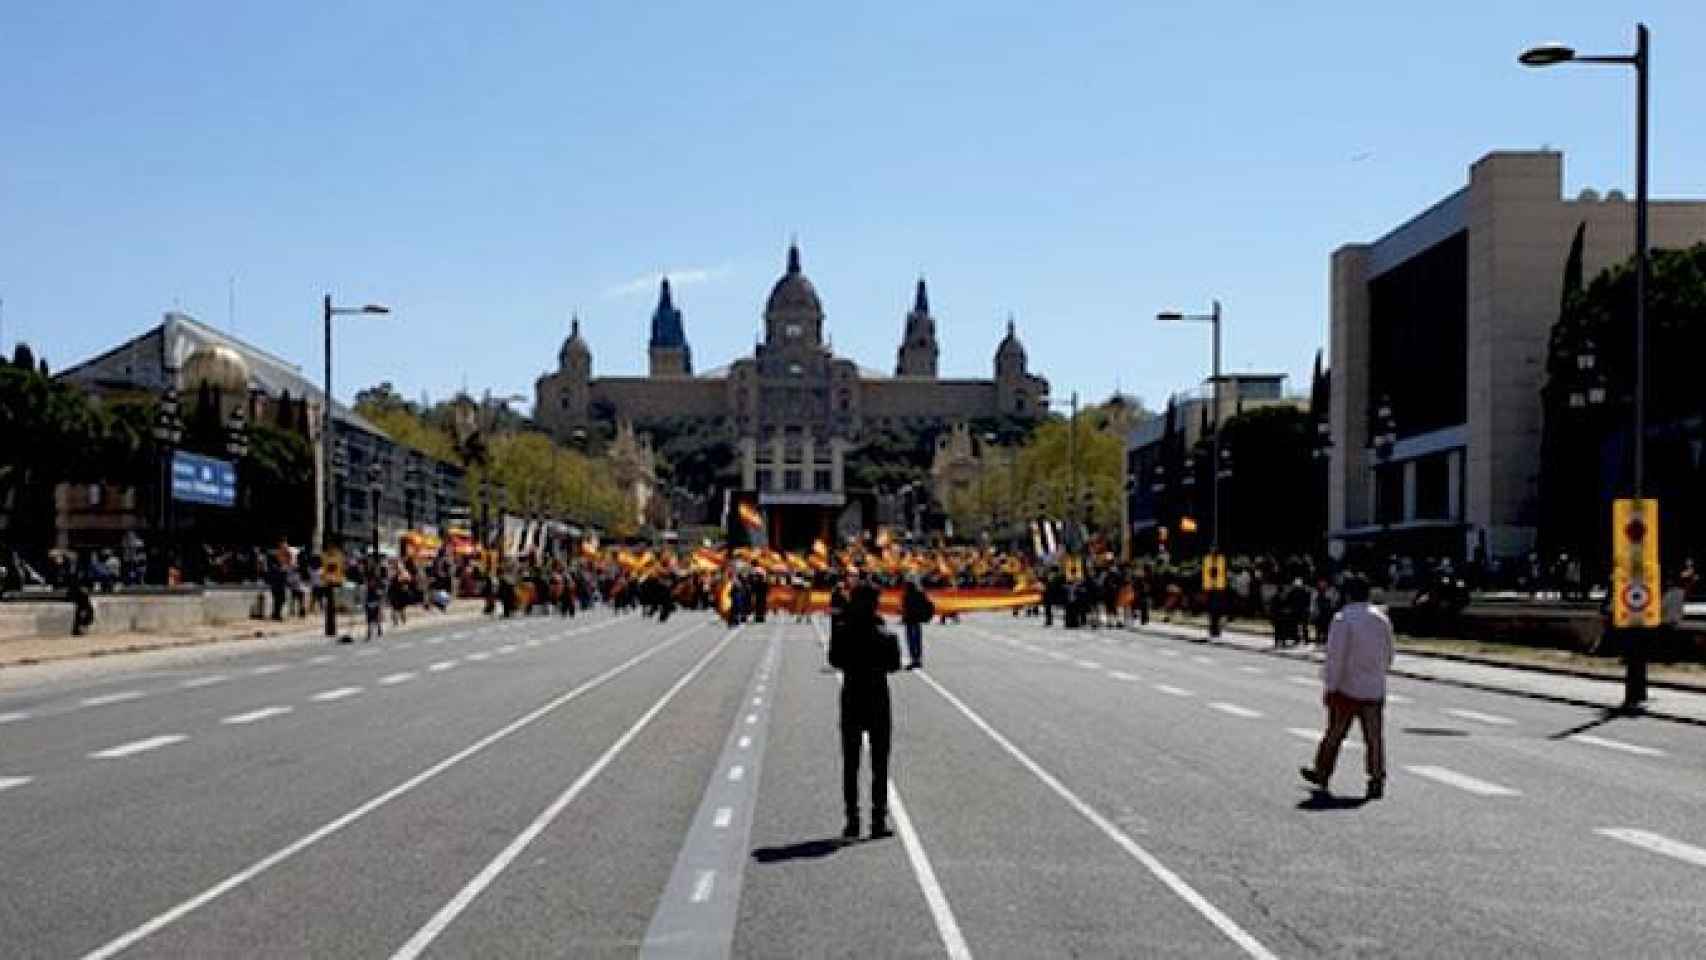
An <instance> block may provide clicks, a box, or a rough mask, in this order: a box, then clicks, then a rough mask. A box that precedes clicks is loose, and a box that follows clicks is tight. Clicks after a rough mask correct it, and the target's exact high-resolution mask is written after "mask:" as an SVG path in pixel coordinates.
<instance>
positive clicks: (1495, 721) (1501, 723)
mask: <svg viewBox="0 0 1706 960" xmlns="http://www.w3.org/2000/svg"><path fill="white" fill-rule="evenodd" d="M1440 712H1441V713H1447V714H1450V715H1451V716H1454V717H1457V718H1459V719H1462V720H1474V721H1475V722H1476V723H1486V724H1491V725H1492V726H1495V727H1509V726H1514V725H1515V724H1516V721H1515V720H1512V719H1511V718H1509V717H1501V716H1499V715H1498V714H1495V713H1482V712H1481V711H1479V710H1458V709H1454V708H1447V709H1445V710H1442V711H1440Z"/></svg>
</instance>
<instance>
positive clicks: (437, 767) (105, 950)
mask: <svg viewBox="0 0 1706 960" xmlns="http://www.w3.org/2000/svg"><path fill="white" fill-rule="evenodd" d="M618 622H619V621H617V620H607V621H604V623H603V624H601V625H600V626H601V627H602V626H608V625H612V624H615V623H618ZM593 629H600V627H594V628H593ZM697 629H699V628H698V627H697V626H695V627H690V628H688V629H687V630H686V631H684V632H682V633H679V634H677V635H675V636H674V637H671V638H670V639H668V640H665V641H663V642H662V643H660V644H658V645H657V646H655V647H652V648H651V649H649V650H644V651H641V652H640V653H638V654H635V655H634V656H632V657H630V658H628V659H627V660H625V661H623V662H622V663H619V664H617V665H616V666H614V667H611V668H610V669H609V670H606V671H604V672H603V673H601V674H599V675H598V676H596V677H593V678H592V679H591V680H588V681H586V682H585V683H583V684H581V685H580V686H578V687H576V688H574V689H573V690H570V691H569V692H567V693H565V694H563V695H562V696H560V697H557V698H556V699H554V700H551V701H550V702H548V703H546V704H544V705H543V706H540V707H538V708H537V709H535V710H534V711H533V712H532V713H528V714H525V715H523V716H521V717H519V718H517V719H515V720H512V721H510V722H509V723H508V724H506V725H505V726H503V727H500V728H499V729H497V730H495V731H493V732H491V733H488V734H486V735H485V736H484V737H481V738H480V739H479V740H476V741H474V742H473V743H471V744H469V745H468V746H466V747H463V748H462V749H461V750H458V751H456V752H455V753H453V754H451V755H450V756H448V757H445V758H444V759H443V760H440V761H439V762H437V763H435V764H433V765H432V766H430V767H428V768H426V769H425V770H422V771H421V772H420V773H417V774H415V775H414V776H412V777H410V778H409V779H407V780H404V781H403V782H402V783H399V784H397V785H396V786H394V787H392V788H391V789H389V790H387V791H385V792H384V793H381V794H380V795H378V796H376V797H374V798H373V799H371V800H369V801H367V802H366V803H364V804H362V805H361V806H359V807H356V808H355V809H354V810H351V811H350V812H348V813H346V814H344V815H343V816H341V817H338V818H337V819H335V820H332V821H330V822H329V823H326V824H323V825H322V826H320V827H319V828H318V829H316V830H315V831H314V832H312V833H310V834H308V835H307V836H304V837H301V838H299V839H297V840H296V841H294V842H292V843H290V844H288V845H286V846H284V847H280V848H279V849H277V850H275V851H273V852H272V853H270V854H268V855H266V856H265V857H262V858H261V859H259V860H257V861H255V862H254V863H252V864H250V865H249V866H247V867H244V868H243V869H242V870H239V871H237V872H236V873H234V874H232V875H230V876H229V877H226V878H225V879H224V880H221V881H219V882H218V883H216V884H214V885H213V886H211V887H208V888H207V889H206V890H203V891H202V892H200V893H198V894H196V895H195V896H193V897H191V898H189V899H188V900H185V901H183V902H182V903H179V904H177V905H176V906H174V907H172V908H170V909H168V910H166V911H165V912H163V913H158V914H155V915H154V916H153V917H152V918H150V919H149V920H147V921H145V922H143V923H142V924H141V925H139V926H136V927H132V928H131V929H129V930H127V931H125V932H124V933H122V934H119V935H118V936H117V937H114V938H113V939H112V940H109V941H107V942H106V943H104V944H102V945H101V946H99V947H97V948H95V949H94V950H91V951H89V952H88V953H86V954H84V955H83V960H107V958H109V957H113V956H117V955H118V954H120V953H122V952H124V951H125V950H128V949H130V948H131V947H133V946H135V945H136V944H137V943H139V942H141V941H142V940H144V939H145V938H147V937H149V936H151V935H153V934H154V933H156V932H158V931H160V930H163V929H165V928H166V927H168V926H170V925H172V924H174V923H176V922H178V921H179V920H181V919H183V918H184V917H185V916H188V915H189V914H190V913H191V912H193V911H195V910H197V909H199V908H201V907H204V906H206V905H207V904H209V903H212V902H213V901H215V900H217V899H219V898H220V897H222V896H224V895H225V894H227V893H230V892H231V891H232V890H235V889H237V888H238V887H240V886H242V885H243V884H245V883H248V882H249V881H250V880H253V879H254V878H256V877H258V876H260V875H261V874H263V873H265V872H266V871H268V870H270V869H272V868H273V867H275V866H278V865H279V864H280V863H283V862H284V861H286V860H288V859H290V858H291V857H293V856H295V855H296V854H298V853H301V852H302V851H303V850H306V849H307V848H309V847H311V846H313V845H314V844H316V843H319V842H320V841H321V840H324V839H325V838H327V837H329V836H331V835H332V834H334V833H337V832H338V831H339V830H342V829H343V828H345V827H347V826H349V825H350V824H352V823H354V822H356V821H357V820H360V819H361V818H362V817H365V816H367V815H368V814H370V813H372V812H373V811H375V810H377V809H379V808H380V807H383V806H384V805H386V804H387V803H390V802H391V801H392V800H395V799H397V798H398V797H400V796H402V795H403V794H406V793H408V792H409V791H411V790H414V789H415V788H416V787H418V786H420V785H421V784H423V783H426V782H427V781H428V780H431V779H432V778H434V777H436V776H438V775H439V774H441V773H443V772H444V771H446V770H449V769H450V768H451V767H454V766H456V765H457V764H459V763H461V762H462V761H464V760H466V759H468V758H469V757H471V756H473V755H475V754H476V753H479V752H480V751H482V750H484V749H486V748H487V747H489V746H491V745H492V744H494V743H497V742H498V741H500V740H502V739H504V738H505V737H508V736H510V735H511V734H513V733H515V732H516V731H517V730H520V729H522V728H523V727H527V726H529V725H531V724H533V723H535V722H537V721H538V720H539V718H540V717H543V716H545V715H546V714H549V713H550V712H552V711H553V710H556V709H557V708H558V707H561V706H562V705H563V704H565V703H568V702H569V701H571V700H574V699H576V698H577V697H580V696H581V695H582V694H585V693H586V692H587V691H589V690H593V689H595V688H597V687H600V686H602V685H604V684H605V683H608V682H609V681H610V680H612V679H614V678H615V677H617V676H619V675H621V674H622V673H624V672H626V671H627V670H629V669H631V668H632V667H634V666H635V665H636V664H639V663H641V662H643V661H645V660H647V659H650V658H651V657H652V656H654V655H655V654H657V653H659V652H660V651H662V650H664V649H666V648H668V647H670V646H672V645H673V644H675V643H676V642H677V641H679V640H681V639H682V638H683V637H686V636H687V635H688V634H690V633H692V632H693V631H694V630H697Z"/></svg>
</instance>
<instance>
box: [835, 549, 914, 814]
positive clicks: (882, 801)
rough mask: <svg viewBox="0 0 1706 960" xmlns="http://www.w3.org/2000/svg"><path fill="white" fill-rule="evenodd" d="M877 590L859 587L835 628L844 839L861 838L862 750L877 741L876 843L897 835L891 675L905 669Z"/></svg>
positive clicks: (874, 753) (873, 761)
mask: <svg viewBox="0 0 1706 960" xmlns="http://www.w3.org/2000/svg"><path fill="white" fill-rule="evenodd" d="M882 625H883V619H882V617H881V616H879V615H878V614H877V588H876V587H875V586H873V585H872V584H871V583H870V582H869V581H866V582H863V583H860V584H859V585H858V586H856V587H854V588H853V590H852V592H851V593H850V594H849V595H848V597H847V605H846V607H845V608H844V609H843V610H842V612H841V616H840V617H838V618H836V619H835V620H834V621H832V622H831V624H830V634H829V665H830V666H831V667H834V668H835V669H837V670H840V671H841V798H842V802H843V805H844V806H845V808H846V811H847V825H846V827H845V828H844V829H843V830H842V831H841V835H842V836H843V837H845V838H847V839H849V840H852V839H856V838H857V837H858V836H859V748H860V746H861V745H862V743H861V741H862V740H863V739H864V736H863V735H865V734H869V735H870V738H871V838H872V839H873V840H875V839H878V838H881V837H888V836H893V831H891V830H890V829H889V825H888V780H889V736H890V733H891V731H892V723H891V719H890V715H889V680H888V675H889V674H890V673H893V672H894V671H896V670H898V669H900V647H899V646H898V645H897V644H896V643H895V641H894V638H893V636H892V635H890V634H888V633H886V632H884V631H883V630H882Z"/></svg>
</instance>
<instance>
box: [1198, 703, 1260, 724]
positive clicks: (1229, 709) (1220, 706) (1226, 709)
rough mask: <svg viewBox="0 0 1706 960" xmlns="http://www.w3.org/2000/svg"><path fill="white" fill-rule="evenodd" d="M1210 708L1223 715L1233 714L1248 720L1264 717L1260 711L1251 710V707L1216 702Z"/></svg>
mask: <svg viewBox="0 0 1706 960" xmlns="http://www.w3.org/2000/svg"><path fill="white" fill-rule="evenodd" d="M1209 708H1210V709H1213V710H1219V711H1220V712H1221V713H1226V714H1231V715H1232V716H1234V717H1243V718H1244V719H1246V720H1253V719H1255V718H1256V717H1259V716H1261V715H1262V714H1261V711H1259V710H1251V709H1250V708H1249V707H1240V706H1239V705H1238V704H1236V703H1221V702H1220V701H1215V702H1214V703H1211V704H1209Z"/></svg>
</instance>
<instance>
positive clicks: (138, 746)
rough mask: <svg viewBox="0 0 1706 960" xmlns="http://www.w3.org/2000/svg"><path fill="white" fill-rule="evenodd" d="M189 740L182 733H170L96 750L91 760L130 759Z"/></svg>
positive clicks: (90, 756)
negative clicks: (133, 756)
mask: <svg viewBox="0 0 1706 960" xmlns="http://www.w3.org/2000/svg"><path fill="white" fill-rule="evenodd" d="M188 739H189V737H187V736H185V735H183V734H181V733H168V734H164V735H162V736H158V737H149V738H147V739H146V740H132V741H131V742H129V743H121V744H119V745H118V746H116V747H108V748H107V749H105V750H96V751H95V752H94V753H91V754H89V759H91V760H117V759H119V758H121V757H128V756H131V755H133V754H138V753H146V752H147V751H149V750H158V749H160V748H161V747H169V746H171V745H172V744H174V743H182V742H184V741H185V740H188Z"/></svg>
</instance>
